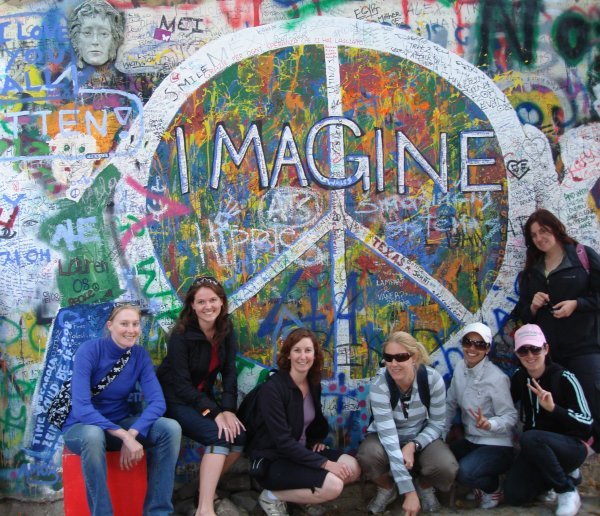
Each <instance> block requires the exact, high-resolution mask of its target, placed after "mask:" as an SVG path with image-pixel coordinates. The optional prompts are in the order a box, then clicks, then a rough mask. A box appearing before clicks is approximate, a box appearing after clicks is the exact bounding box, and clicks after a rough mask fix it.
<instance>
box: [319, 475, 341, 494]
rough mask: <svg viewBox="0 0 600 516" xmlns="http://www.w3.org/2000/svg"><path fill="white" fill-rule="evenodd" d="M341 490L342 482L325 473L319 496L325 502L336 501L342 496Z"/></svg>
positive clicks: (334, 476)
mask: <svg viewBox="0 0 600 516" xmlns="http://www.w3.org/2000/svg"><path fill="white" fill-rule="evenodd" d="M343 490H344V481H343V480H342V479H341V478H339V477H337V476H336V475H334V474H333V473H327V476H326V477H325V481H324V482H323V487H322V488H321V495H322V496H323V498H324V499H325V501H329V500H334V499H336V498H337V497H338V496H340V495H341V494H342V491H343Z"/></svg>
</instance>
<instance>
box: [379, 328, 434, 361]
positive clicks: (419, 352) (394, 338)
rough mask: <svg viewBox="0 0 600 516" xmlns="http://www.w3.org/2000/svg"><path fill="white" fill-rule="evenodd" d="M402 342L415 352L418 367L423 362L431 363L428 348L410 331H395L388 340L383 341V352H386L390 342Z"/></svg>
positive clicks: (414, 357)
mask: <svg viewBox="0 0 600 516" xmlns="http://www.w3.org/2000/svg"><path fill="white" fill-rule="evenodd" d="M392 343H394V344H400V345H402V346H404V347H405V348H406V350H407V351H408V352H409V353H412V354H413V360H414V361H415V365H416V366H417V367H418V366H420V365H421V364H425V365H426V364H429V363H430V361H431V359H430V358H429V353H428V352H427V348H425V346H423V344H421V343H420V342H419V341H418V340H417V339H415V338H414V337H413V336H412V335H411V334H410V333H406V332H405V331H395V332H393V333H392V334H390V336H389V337H388V338H387V340H386V341H385V342H384V343H383V348H382V353H385V350H386V348H387V346H388V344H392Z"/></svg>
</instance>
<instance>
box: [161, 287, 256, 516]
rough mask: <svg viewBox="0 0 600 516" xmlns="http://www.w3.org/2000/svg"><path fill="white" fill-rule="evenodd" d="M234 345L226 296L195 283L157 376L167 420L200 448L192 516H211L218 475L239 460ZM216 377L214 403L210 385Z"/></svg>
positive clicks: (240, 444)
mask: <svg viewBox="0 0 600 516" xmlns="http://www.w3.org/2000/svg"><path fill="white" fill-rule="evenodd" d="M236 351H237V343H236V339H235V335H234V333H233V329H232V327H231V323H230V321H229V317H228V313H227V296H226V294H225V290H224V289H223V287H222V286H221V284H220V283H219V282H218V281H217V280H216V279H214V278H212V277H209V276H202V277H200V278H197V279H196V280H195V281H194V282H193V283H192V286H191V287H190V289H189V290H188V292H187V294H186V296H185V301H184V306H183V309H182V310H181V313H180V314H179V318H178V319H177V322H176V324H175V327H174V328H173V331H172V332H171V335H170V337H169V342H168V345H167V356H166V357H165V359H164V360H163V362H162V364H161V365H160V366H159V368H158V371H157V373H156V374H157V376H158V379H159V381H160V383H161V385H162V388H163V392H164V394H165V400H166V402H167V412H166V413H167V414H168V417H170V418H173V419H175V420H177V421H178V422H179V424H180V425H181V428H182V430H183V435H185V436H186V437H189V438H190V439H193V440H194V441H197V442H199V443H202V444H203V445H204V446H205V451H204V455H203V457H202V462H201V464H200V486H199V505H198V509H197V511H196V516H214V514H215V509H214V498H215V491H216V488H217V484H218V482H219V479H220V477H221V475H222V474H223V473H224V472H225V471H227V469H228V468H229V467H230V466H231V465H232V464H233V463H234V462H235V461H236V460H237V459H238V458H239V456H240V454H241V451H242V449H243V445H244V440H245V432H244V430H245V428H244V425H243V424H242V423H241V421H240V420H239V419H238V418H237V416H236V415H235V411H236V409H237V374H236V367H235V356H236ZM218 374H221V379H222V392H221V398H220V401H219V402H217V401H216V399H215V395H214V392H213V385H214V383H215V379H216V377H217V375H218Z"/></svg>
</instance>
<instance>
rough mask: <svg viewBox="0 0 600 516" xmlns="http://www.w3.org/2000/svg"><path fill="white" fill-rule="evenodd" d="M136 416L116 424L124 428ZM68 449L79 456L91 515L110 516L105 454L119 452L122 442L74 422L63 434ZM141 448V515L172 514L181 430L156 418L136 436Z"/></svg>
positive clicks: (168, 422) (167, 421) (111, 510)
mask: <svg viewBox="0 0 600 516" xmlns="http://www.w3.org/2000/svg"><path fill="white" fill-rule="evenodd" d="M136 419H137V417H128V418H126V419H124V420H122V421H119V422H118V423H117V424H118V425H119V426H120V427H121V428H125V429H128V428H129V427H130V426H131V425H132V424H133V423H134V422H135V421H136ZM63 439H64V441H65V444H66V445H67V446H68V448H69V449H70V450H71V451H72V452H73V453H76V454H77V455H80V456H81V469H82V470H83V478H84V480H85V490H86V495H87V500H88V505H89V508H90V513H91V515H92V516H111V515H112V514H113V509H112V504H111V501H110V493H109V491H108V484H107V468H106V451H117V450H120V449H121V445H122V441H121V439H119V438H118V437H115V436H113V435H110V434H109V433H108V432H106V431H105V430H102V429H101V428H100V427H99V426H96V425H86V424H83V423H77V424H75V425H73V426H72V427H70V428H68V429H67V430H66V432H65V433H64V435H63ZM137 440H138V441H139V442H140V443H141V444H142V445H143V446H144V449H145V452H146V463H147V468H148V490H147V492H146V499H145V501H144V515H145V516H146V515H148V516H163V515H164V516H166V515H168V514H171V513H172V512H173V504H172V502H171V497H172V495H173V483H174V479H175V465H176V463H177V458H178V456H179V447H180V444H181V428H180V426H179V424H178V423H177V421H174V420H172V419H167V418H164V417H160V418H158V419H157V420H156V421H155V422H154V424H153V425H152V427H150V430H149V431H148V435H147V436H146V437H142V436H141V435H138V436H137Z"/></svg>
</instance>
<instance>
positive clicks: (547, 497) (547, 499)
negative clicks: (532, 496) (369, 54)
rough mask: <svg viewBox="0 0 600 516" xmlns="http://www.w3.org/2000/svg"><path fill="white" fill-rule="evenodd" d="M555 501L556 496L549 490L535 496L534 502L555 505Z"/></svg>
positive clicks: (552, 490)
mask: <svg viewBox="0 0 600 516" xmlns="http://www.w3.org/2000/svg"><path fill="white" fill-rule="evenodd" d="M557 499H558V495H557V494H556V491H554V489H550V491H546V492H545V493H542V494H539V495H537V496H536V500H537V501H538V502H542V503H556V500H557Z"/></svg>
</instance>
